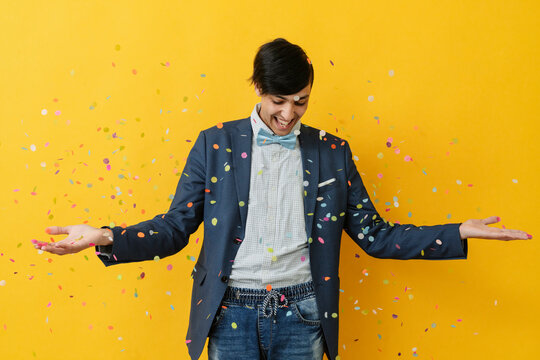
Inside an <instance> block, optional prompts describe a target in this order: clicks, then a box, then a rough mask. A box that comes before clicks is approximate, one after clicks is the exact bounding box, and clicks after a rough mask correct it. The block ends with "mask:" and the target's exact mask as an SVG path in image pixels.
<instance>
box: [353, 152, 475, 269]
mask: <svg viewBox="0 0 540 360" xmlns="http://www.w3.org/2000/svg"><path fill="white" fill-rule="evenodd" d="M345 156H346V159H345V161H346V171H347V179H348V189H347V212H346V219H345V225H344V230H345V231H346V232H347V234H348V235H349V236H350V237H351V238H352V239H353V240H354V241H355V242H356V243H357V244H358V245H359V246H360V247H361V248H362V249H363V250H364V251H365V252H366V253H367V254H369V255H371V256H373V257H376V258H388V259H432V260H435V259H466V258H467V239H464V240H462V239H461V236H460V233H459V226H460V225H461V223H453V224H444V225H431V226H415V225H412V224H401V225H400V224H393V223H391V222H389V221H387V220H386V219H384V218H382V217H381V216H380V215H379V213H378V212H377V210H376V209H375V207H374V206H373V203H372V202H371V200H370V198H369V195H368V192H367V191H366V188H365V187H364V184H363V182H362V179H361V177H360V174H359V173H358V171H357V169H356V165H355V164H354V161H353V159H352V153H351V149H350V147H349V144H348V143H347V142H346V143H345Z"/></svg>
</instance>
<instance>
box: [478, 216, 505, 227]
mask: <svg viewBox="0 0 540 360" xmlns="http://www.w3.org/2000/svg"><path fill="white" fill-rule="evenodd" d="M499 221H501V218H500V217H498V216H490V217H488V218H485V219H483V220H482V222H483V223H484V224H485V225H488V224H495V223H497V222H499Z"/></svg>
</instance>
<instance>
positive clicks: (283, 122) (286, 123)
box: [276, 118, 289, 127]
mask: <svg viewBox="0 0 540 360" xmlns="http://www.w3.org/2000/svg"><path fill="white" fill-rule="evenodd" d="M276 120H277V121H278V123H279V124H280V125H281V126H283V127H286V126H287V125H289V122H285V121H282V120H279V119H278V118H276Z"/></svg>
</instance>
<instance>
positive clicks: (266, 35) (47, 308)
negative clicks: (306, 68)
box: [0, 0, 540, 360]
mask: <svg viewBox="0 0 540 360" xmlns="http://www.w3.org/2000/svg"><path fill="white" fill-rule="evenodd" d="M539 10H540V5H539V3H538V2H537V1H534V0H531V1H517V2H516V1H510V0H508V1H487V0H486V1H455V0H454V1H415V0H411V1H349V2H340V1H309V2H308V1H305V2H299V1H279V2H277V1H275V2H272V1H232V2H231V1H227V2H225V1H223V2H217V1H214V2H205V1H144V2H143V1H81V0H77V1H74V0H70V1H67V0H65V1H53V0H49V1H18V2H15V1H10V2H8V1H2V3H1V5H0V31H1V36H0V50H1V55H0V79H1V82H2V86H1V87H0V121H1V131H0V157H1V167H0V169H1V174H2V178H1V188H0V189H1V198H2V200H1V207H0V219H1V220H0V221H1V229H2V237H1V248H0V357H1V358H3V359H113V358H114V359H188V355H187V348H186V345H185V334H186V330H187V323H188V312H189V311H188V309H189V300H190V291H191V279H190V272H191V269H192V268H193V265H194V264H195V262H194V261H195V259H196V257H197V256H198V252H199V249H200V246H201V241H202V232H197V233H196V234H194V235H193V237H192V238H191V239H192V240H191V242H190V244H189V245H188V246H187V248H185V249H184V250H183V251H182V252H181V253H179V254H177V255H175V256H172V257H169V258H165V259H161V260H159V261H147V262H140V263H132V264H124V265H117V266H113V267H109V268H105V267H104V266H103V264H102V263H101V261H100V260H99V259H98V258H97V257H96V256H95V255H94V254H93V250H87V251H85V252H82V253H79V254H75V255H66V256H62V257H59V256H56V255H51V254H49V253H41V252H39V251H37V250H35V249H34V248H33V246H32V244H31V242H30V241H31V240H32V239H38V240H49V238H50V237H49V236H48V235H47V234H45V232H44V229H45V228H46V227H47V226H51V225H61V226H65V225H69V224H80V223H88V224H90V225H92V226H96V227H99V226H102V225H111V224H116V225H120V224H122V223H125V224H128V225H130V224H135V223H138V222H140V221H143V220H147V219H150V218H152V217H154V216H155V215H156V214H162V213H164V212H166V211H167V209H168V207H169V205H170V201H171V197H172V196H173V194H174V191H175V189H176V184H177V181H178V179H179V176H178V175H179V172H180V171H181V170H182V168H183V165H184V163H185V158H186V156H187V154H188V151H189V149H190V148H191V145H192V144H193V143H192V142H189V141H194V140H195V138H196V136H197V134H198V132H199V131H200V130H202V129H204V128H208V127H211V126H213V125H215V124H216V123H218V122H223V121H228V120H234V119H240V118H244V117H247V116H249V115H250V113H251V111H252V109H253V106H254V104H255V103H256V102H258V101H259V98H258V97H256V95H255V93H254V91H253V88H252V87H250V86H248V81H247V78H248V77H249V76H250V75H251V71H252V64H253V58H254V56H255V53H256V51H257V49H258V47H259V46H260V45H262V44H263V43H265V42H267V41H271V40H273V39H274V38H276V37H284V38H286V39H287V40H289V41H291V42H293V43H296V44H299V45H300V46H302V47H303V48H304V49H305V51H306V52H307V54H308V56H309V57H310V59H311V60H312V62H313V64H314V68H315V82H314V88H313V91H312V97H311V100H310V106H309V109H308V111H307V113H306V114H305V115H304V117H303V118H302V121H303V122H304V123H307V124H310V125H312V126H315V127H319V128H322V129H325V130H326V131H327V132H330V133H334V134H337V135H338V136H341V137H343V138H345V139H347V140H349V141H350V144H351V147H352V149H353V152H354V154H355V155H356V156H357V157H358V160H357V161H356V164H357V167H358V169H359V171H360V172H361V173H362V177H363V179H364V183H365V185H366V187H367V189H368V191H369V193H370V196H371V198H372V200H373V201H375V202H376V207H377V209H378V210H379V212H380V214H381V215H383V216H384V217H385V218H387V219H388V220H391V221H395V222H401V223H413V224H416V225H433V224H441V223H449V222H463V221H465V220H466V219H469V218H485V217H488V216H491V215H498V216H500V217H501V218H502V221H501V223H499V224H496V225H492V226H496V227H502V226H505V227H507V228H513V229H522V230H525V231H527V232H529V233H530V234H533V236H535V238H533V240H531V241H515V242H511V243H506V242H497V241H488V240H479V239H471V240H470V242H469V259H468V260H465V261H464V260H458V261H432V262H429V261H397V260H378V259H373V258H370V257H368V256H367V255H366V254H365V253H363V252H362V251H361V249H360V248H359V247H357V246H356V245H355V244H354V243H353V242H352V241H351V240H350V239H349V238H348V237H347V236H346V235H345V236H344V238H343V246H342V265H341V278H342V291H343V292H342V297H341V309H340V318H341V325H340V345H339V348H340V355H341V357H342V359H413V358H418V359H437V360H439V359H441V360H442V359H458V358H459V359H534V358H539V357H540V349H539V345H538V335H539V334H538V330H537V329H538V324H539V322H540V316H539V310H538V299H539V298H538V296H539V282H538V278H539V273H540V272H539V266H538V265H537V264H538V259H537V255H538V249H539V246H538V240H537V239H536V238H538V235H539V231H538V226H537V222H536V221H535V220H534V217H535V216H536V215H535V214H537V213H538V201H539V199H540V197H539V195H540V194H539V189H538V174H539V173H540V172H539V170H540V167H539V160H538V133H539V131H538V130H539V126H538V121H539V110H540V106H539V104H540V102H539V100H540V99H539V93H540V92H539V90H540V75H539V74H540V72H539V71H538V65H539V56H538V55H539V49H540V44H539V40H538V39H539V35H540V34H539V32H540V31H539V28H538V25H537V24H538V18H539V15H540V11H539ZM332 63H333V64H332ZM370 96H372V98H370ZM45 110H46V114H45ZM44 114H45V115H44ZM388 138H392V144H391V147H387V145H386V142H387V141H388ZM397 151H399V153H397ZM407 155H408V156H410V157H411V158H412V161H405V160H404V159H405V156H407ZM104 159H108V160H109V161H110V162H109V164H110V165H111V169H110V170H108V169H107V168H106V164H105V163H104V161H105V160H104ZM113 197H114V198H113ZM394 197H395V199H394ZM395 202H397V204H395ZM396 205H397V206H396ZM61 238H62V236H57V237H55V240H56V241H58V240H60V239H61ZM196 239H199V240H198V242H197V241H196ZM356 254H358V257H357V256H356ZM169 264H170V265H172V269H171V270H168V269H167V266H168V265H169ZM142 273H144V275H142ZM393 314H394V315H397V318H395V319H394V318H393V317H392V315H393ZM203 358H204V359H206V354H205V353H204V355H203Z"/></svg>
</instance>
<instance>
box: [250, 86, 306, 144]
mask: <svg viewBox="0 0 540 360" xmlns="http://www.w3.org/2000/svg"><path fill="white" fill-rule="evenodd" d="M255 92H256V93H257V96H259V97H260V98H261V109H260V111H259V116H260V117H261V119H262V120H263V121H264V123H265V124H266V126H268V127H269V128H270V129H271V130H272V131H273V132H274V134H276V135H279V136H283V135H287V134H288V133H290V132H291V130H292V128H293V126H294V124H296V123H297V122H298V121H299V120H300V118H301V117H302V115H304V113H305V112H306V110H307V106H308V100H309V94H310V93H311V85H310V84H308V86H306V87H305V88H303V89H302V90H300V91H299V92H297V93H296V94H291V95H268V94H266V95H261V92H260V89H259V88H258V87H257V85H255Z"/></svg>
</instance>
